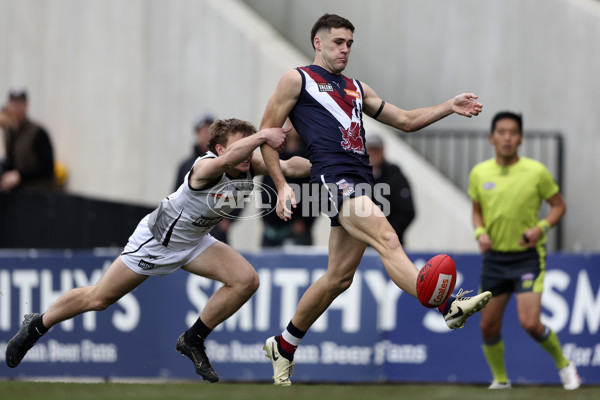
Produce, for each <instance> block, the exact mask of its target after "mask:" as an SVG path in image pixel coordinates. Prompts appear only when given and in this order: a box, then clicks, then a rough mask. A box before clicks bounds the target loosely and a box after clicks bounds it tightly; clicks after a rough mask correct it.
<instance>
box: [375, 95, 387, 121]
mask: <svg viewBox="0 0 600 400" xmlns="http://www.w3.org/2000/svg"><path fill="white" fill-rule="evenodd" d="M383 106H385V101H383V100H381V105H380V106H379V110H377V112H376V113H375V114H374V115H373V119H377V117H379V114H381V112H382V111H383Z"/></svg>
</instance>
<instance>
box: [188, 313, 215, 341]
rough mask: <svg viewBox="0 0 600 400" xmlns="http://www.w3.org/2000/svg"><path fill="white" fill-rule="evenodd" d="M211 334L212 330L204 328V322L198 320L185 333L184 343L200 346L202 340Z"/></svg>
mask: <svg viewBox="0 0 600 400" xmlns="http://www.w3.org/2000/svg"><path fill="white" fill-rule="evenodd" d="M211 332H212V329H210V328H209V327H208V326H206V325H205V324H204V322H202V320H201V319H200V318H198V320H197V321H196V322H195V323H194V325H192V326H191V328H190V329H188V330H187V331H186V332H185V336H184V337H185V341H186V342H188V343H189V344H192V345H199V344H202V343H203V342H204V339H206V337H207V336H208V335H210V333H211Z"/></svg>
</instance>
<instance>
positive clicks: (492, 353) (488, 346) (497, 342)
mask: <svg viewBox="0 0 600 400" xmlns="http://www.w3.org/2000/svg"><path fill="white" fill-rule="evenodd" d="M482 348H483V354H484V355H485V359H486V360H487V363H488V365H489V367H490V371H491V372H492V376H493V377H494V380H495V381H496V382H500V383H506V382H508V377H507V376H506V366H505V365H504V341H503V340H502V338H501V337H500V336H498V337H497V338H495V339H491V340H486V341H484V343H483V346H482Z"/></svg>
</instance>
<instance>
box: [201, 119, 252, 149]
mask: <svg viewBox="0 0 600 400" xmlns="http://www.w3.org/2000/svg"><path fill="white" fill-rule="evenodd" d="M208 132H209V133H210V138H209V139H208V143H207V144H206V147H207V148H208V150H210V151H212V152H213V153H215V154H217V149H216V147H217V144H220V145H221V146H226V145H227V141H228V140H229V137H230V136H231V135H234V134H236V133H241V134H242V135H243V136H244V137H248V136H251V135H253V134H255V133H256V128H255V127H254V125H252V124H251V123H250V122H246V121H242V120H241V119H236V118H230V119H218V120H216V121H215V122H213V123H212V124H211V125H210V127H209V128H208Z"/></svg>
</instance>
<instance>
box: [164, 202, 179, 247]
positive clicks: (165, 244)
mask: <svg viewBox="0 0 600 400" xmlns="http://www.w3.org/2000/svg"><path fill="white" fill-rule="evenodd" d="M181 214H183V210H181V212H180V213H179V215H178V216H177V218H175V221H173V223H172V224H171V226H169V230H168V231H167V234H166V235H165V240H164V241H163V242H162V243H161V244H162V245H163V246H165V247H168V246H169V242H170V241H171V235H172V234H173V229H175V224H176V223H177V221H179V218H181Z"/></svg>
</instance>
